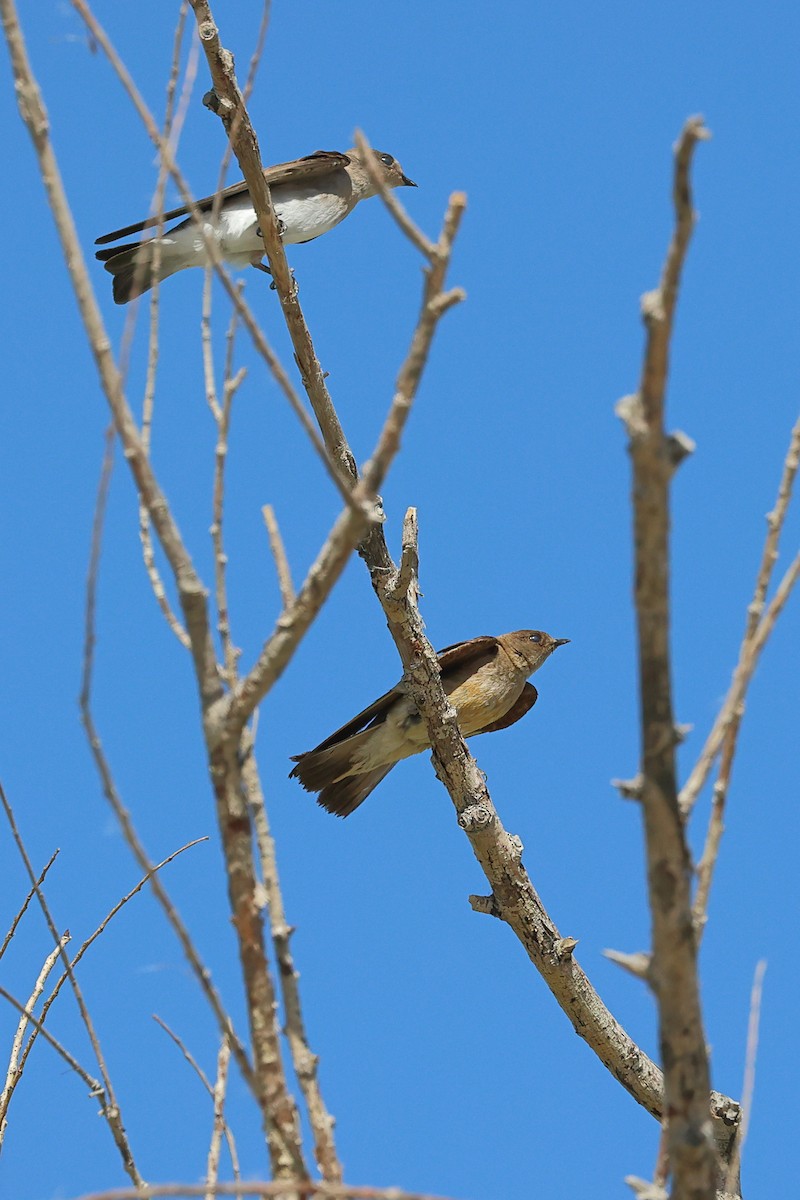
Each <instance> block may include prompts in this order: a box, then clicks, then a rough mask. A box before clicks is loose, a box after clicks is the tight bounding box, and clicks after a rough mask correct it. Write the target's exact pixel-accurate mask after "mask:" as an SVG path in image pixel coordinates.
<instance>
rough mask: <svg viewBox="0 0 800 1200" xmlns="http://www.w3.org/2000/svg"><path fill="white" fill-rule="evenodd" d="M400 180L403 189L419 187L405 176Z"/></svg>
mask: <svg viewBox="0 0 800 1200" xmlns="http://www.w3.org/2000/svg"><path fill="white" fill-rule="evenodd" d="M400 180H401V182H402V184H403V187H419V184H417V183H414V180H413V179H409V178H408V176H407V175H401V176H400Z"/></svg>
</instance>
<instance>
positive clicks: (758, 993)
mask: <svg viewBox="0 0 800 1200" xmlns="http://www.w3.org/2000/svg"><path fill="white" fill-rule="evenodd" d="M766 969H767V964H766V961H765V960H764V959H763V958H762V959H761V961H760V962H759V963H757V964H756V970H755V975H754V976H753V988H752V991H751V993H750V1017H749V1020H748V1022H747V1046H746V1049H745V1061H744V1080H743V1083H742V1124H741V1129H740V1131H739V1136H738V1138H737V1139H736V1145H735V1146H734V1152H733V1156H732V1158H731V1161H730V1163H729V1165H728V1173H727V1178H726V1181H725V1190H726V1191H728V1192H732V1191H733V1190H734V1188H736V1187H738V1182H739V1167H740V1165H741V1161H742V1153H743V1152H744V1144H745V1142H746V1140H747V1132H748V1129H749V1128H750V1117H751V1115H752V1112H753V1095H754V1093H755V1087H756V1058H757V1056H758V1027H759V1023H760V1020H761V997H762V994H763V991H764V973H765V971H766Z"/></svg>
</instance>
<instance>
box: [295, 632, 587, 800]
mask: <svg viewBox="0 0 800 1200" xmlns="http://www.w3.org/2000/svg"><path fill="white" fill-rule="evenodd" d="M568 641H569V638H552V637H550V634H549V633H543V632H542V631H541V630H539V629H519V630H517V631H516V632H515V633H503V634H501V635H500V636H499V637H477V638H472V639H471V640H470V641H468V642H457V643H456V645H454V646H448V647H447V648H446V649H445V650H442V651H441V652H440V653H439V656H438V658H439V667H440V670H441V673H442V687H443V688H444V690H445V693H446V695H447V696H448V697H449V699H450V703H451V704H452V705H453V707H454V708H455V710H456V714H457V716H458V724H459V726H460V728H461V732H462V734H463V735H464V737H474V736H475V735H476V734H479V733H492V732H493V731H494V730H497V729H506V728H507V727H508V726H509V725H513V724H514V723H515V722H516V721H519V720H520V718H521V717H524V716H525V713H526V712H527V711H528V710H529V709H530V708H532V707H533V705H534V704H535V703H536V699H537V696H538V692H537V691H536V688H535V687H534V686H533V684H532V683H526V682H525V681H526V680H527V678H528V676H529V675H532V674H533V673H534V671H538V670H539V667H541V666H542V664H543V663H544V662H545V661H546V660H547V659H548V658H549V657H550V655H551V654H552V653H553V651H554V650H556V649H558V647H559V646H564V645H566V643H567V642H568ZM429 748H430V741H429V740H428V731H427V728H426V726H425V722H424V721H423V720H422V717H421V716H420V714H419V712H418V710H417V706H416V705H415V704H414V701H413V700H412V699H411V697H410V696H409V695H408V691H407V687H406V685H405V683H404V681H403V680H401V681H400V683H398V684H397V686H396V687H393V688H392V690H391V691H390V692H387V693H386V694H385V695H384V696H381V697H380V699H378V700H376V701H375V702H374V704H370V706H369V708H365V709H364V711H363V712H360V713H359V714H358V716H357V717H353V720H352V721H348V723H347V724H346V725H343V726H342V728H341V729H337V731H336V733H332V734H331V736H330V737H329V738H326V739H325V741H324V742H320V744H319V746H316V747H315V748H314V749H313V750H309V751H308V752H307V753H306V754H298V755H297V756H296V757H295V758H293V760H292V761H293V762H296V763H297V766H296V767H295V768H294V769H293V771H292V772H291V775H290V778H293V777H296V778H297V779H299V780H300V783H301V784H302V785H303V787H304V788H305V789H306V791H308V792H319V795H318V796H317V802H318V803H319V804H321V805H322V807H323V808H325V809H327V810H328V812H330V813H335V815H336V816H337V817H347V816H349V815H350V813H351V812H353V811H354V810H355V809H356V808H358V806H359V804H361V803H362V802H363V801H364V800H366V798H367V796H368V795H369V794H370V792H371V791H372V789H373V788H374V787H376V786H377V785H378V784H379V783H380V781H381V780H382V779H383V777H384V776H385V775H387V774H388V773H389V771H391V769H392V767H393V766H394V765H395V763H397V762H399V761H400V760H401V759H403V758H409V757H410V756H411V755H412V754H419V753H421V751H423V750H427V749H429Z"/></svg>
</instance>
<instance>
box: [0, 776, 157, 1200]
mask: <svg viewBox="0 0 800 1200" xmlns="http://www.w3.org/2000/svg"><path fill="white" fill-rule="evenodd" d="M0 803H2V805H3V809H4V811H5V814H6V820H7V821H8V824H9V828H10V829H11V835H12V837H13V838H14V843H15V845H16V847H17V850H18V851H19V856H20V858H21V859H22V861H23V863H24V865H25V870H26V871H27V873H28V878H29V879H30V881H31V883H32V884H33V886H34V887H35V889H36V899H37V900H38V901H39V907H40V908H41V910H42V914H43V916H44V919H45V921H46V923H47V927H48V929H49V930H50V936H51V937H52V939H53V943H54V945H56V946H57V947H58V953H59V957H60V958H61V960H62V962H63V963H64V968H65V970H66V973H67V975H68V976H69V983H70V987H71V988H72V993H73V995H74V997H75V1003H76V1004H77V1006H78V1012H79V1013H80V1016H81V1020H82V1021H83V1025H84V1028H85V1029H86V1032H87V1034H88V1036H89V1041H90V1042H91V1046H92V1052H93V1053H94V1057H95V1061H96V1063H97V1066H98V1069H99V1071H100V1077H101V1078H102V1080H103V1094H104V1097H105V1099H104V1102H103V1107H102V1113H103V1117H104V1119H105V1121H106V1124H107V1125H108V1128H109V1130H110V1131H111V1136H112V1137H113V1139H114V1142H115V1144H116V1147H117V1149H118V1150H119V1153H120V1157H121V1158H122V1164H123V1167H124V1168H125V1171H126V1173H127V1174H128V1175H129V1176H130V1178H131V1179H132V1180H133V1182H134V1183H135V1184H137V1185H138V1184H140V1183H142V1177H141V1175H140V1174H139V1170H138V1168H137V1166H136V1162H135V1160H134V1157H133V1151H132V1150H131V1147H130V1143H129V1142H128V1136H127V1134H126V1133H125V1127H124V1125H123V1123H122V1113H121V1111H120V1107H119V1102H118V1101H117V1098H116V1095H115V1093H114V1087H113V1084H112V1083H111V1076H110V1075H109V1072H108V1068H107V1067H106V1062H105V1057H104V1055H103V1051H102V1048H101V1046H100V1039H99V1038H98V1036H97V1032H96V1030H95V1027H94V1022H93V1021H92V1018H91V1016H90V1015H89V1009H88V1007H87V1004H86V1001H85V1000H84V997H83V991H82V989H81V987H80V985H79V983H78V980H77V978H76V976H75V973H74V971H73V970H72V964H71V963H70V961H69V955H68V954H67V951H66V945H65V944H62V935H61V934H60V933H59V932H58V930H57V928H56V924H55V921H54V920H53V917H52V914H51V912H50V906H49V904H48V903H47V899H46V897H45V894H44V892H43V891H42V888H41V886H40V885H39V884H38V883H37V882H36V875H35V874H34V870H33V867H32V865H31V860H30V858H29V856H28V851H27V850H26V848H25V843H24V842H23V840H22V837H21V835H20V832H19V829H18V828H17V823H16V820H15V818H14V812H13V809H12V807H11V805H10V804H9V802H8V799H7V797H6V794H5V792H4V790H3V788H2V785H0ZM37 1026H38V1027H39V1028H41V1023H40V1022H37Z"/></svg>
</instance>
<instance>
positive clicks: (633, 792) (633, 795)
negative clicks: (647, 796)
mask: <svg viewBox="0 0 800 1200" xmlns="http://www.w3.org/2000/svg"><path fill="white" fill-rule="evenodd" d="M611 786H612V787H615V788H616V789H617V791H618V792H619V794H620V796H621V797H622V799H623V800H641V798H642V788H643V786H644V777H643V776H642V775H641V773H640V774H639V775H634V777H633V779H612V780H611Z"/></svg>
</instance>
